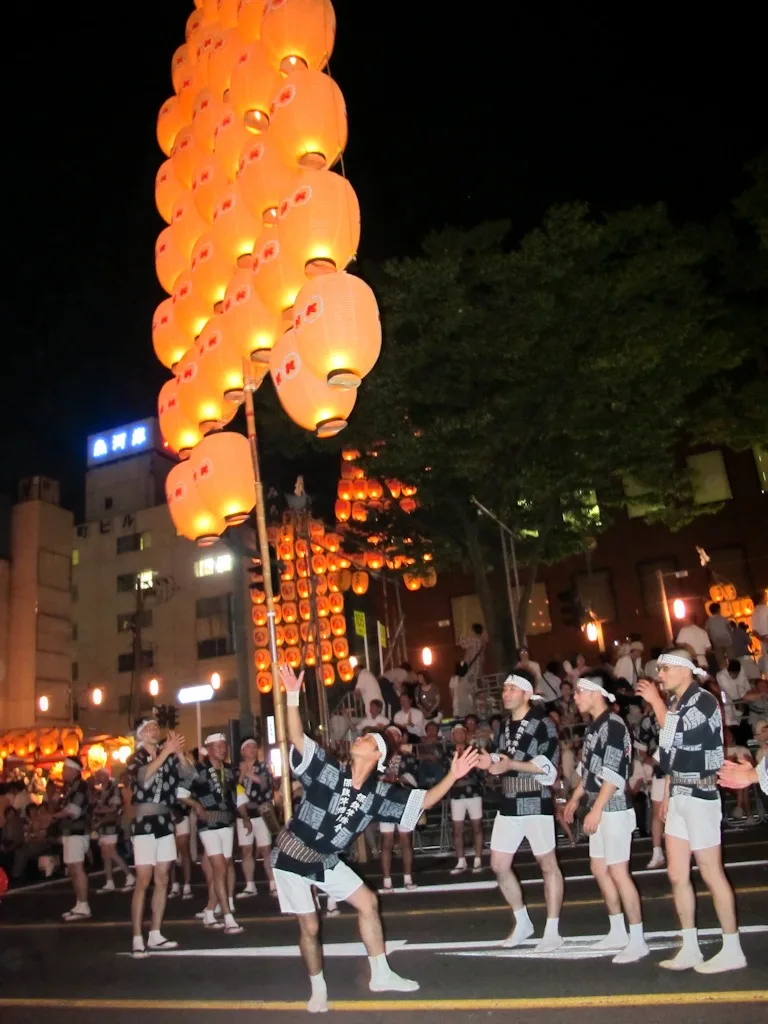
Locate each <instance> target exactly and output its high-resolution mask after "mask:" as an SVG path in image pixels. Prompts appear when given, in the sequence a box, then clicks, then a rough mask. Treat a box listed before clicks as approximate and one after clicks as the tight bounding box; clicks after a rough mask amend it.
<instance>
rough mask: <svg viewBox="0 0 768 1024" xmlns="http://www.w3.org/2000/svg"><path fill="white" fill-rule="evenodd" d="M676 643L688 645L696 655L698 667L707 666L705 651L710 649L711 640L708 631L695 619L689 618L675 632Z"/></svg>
mask: <svg viewBox="0 0 768 1024" xmlns="http://www.w3.org/2000/svg"><path fill="white" fill-rule="evenodd" d="M675 643H677V644H682V645H683V646H684V647H690V648H691V650H692V651H693V653H694V654H695V655H696V662H697V664H698V666H699V668H706V667H707V651H710V650H711V649H712V641H711V640H710V639H709V633H708V632H707V631H706V629H702V627H701V626H700V625H699V624H698V623H697V622H696V621H695V619H690V620H689V621H688V622H686V624H685V625H684V626H683V628H682V629H681V630H680V632H679V633H678V634H677V640H676V641H675Z"/></svg>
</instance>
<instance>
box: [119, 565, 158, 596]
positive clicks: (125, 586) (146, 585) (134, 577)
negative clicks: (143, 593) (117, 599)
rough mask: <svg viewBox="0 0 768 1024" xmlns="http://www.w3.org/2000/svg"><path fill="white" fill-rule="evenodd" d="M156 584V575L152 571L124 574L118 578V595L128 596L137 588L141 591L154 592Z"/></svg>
mask: <svg viewBox="0 0 768 1024" xmlns="http://www.w3.org/2000/svg"><path fill="white" fill-rule="evenodd" d="M154 583H155V574H154V572H153V571H152V570H151V569H145V570H144V571H143V572H139V573H135V572H122V573H120V575H119V576H118V577H117V592H118V594H127V593H130V592H131V591H133V590H136V589H137V588H140V589H141V590H152V588H153V586H154Z"/></svg>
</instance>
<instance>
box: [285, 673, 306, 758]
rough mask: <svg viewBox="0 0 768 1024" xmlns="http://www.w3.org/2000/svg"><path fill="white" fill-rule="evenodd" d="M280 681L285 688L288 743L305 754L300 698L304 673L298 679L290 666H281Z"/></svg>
mask: <svg viewBox="0 0 768 1024" xmlns="http://www.w3.org/2000/svg"><path fill="white" fill-rule="evenodd" d="M280 681H281V683H282V684H283V686H284V687H285V702H286V704H287V715H286V729H287V731H288V742H289V743H290V744H291V745H292V746H294V747H295V748H296V750H297V751H298V752H299V754H303V753H304V725H303V723H302V721H301V712H300V711H299V698H300V696H301V684H302V683H303V682H304V673H303V672H301V673H300V674H299V676H298V678H297V676H296V673H295V672H294V671H293V669H292V668H291V667H290V666H289V665H281V666H280Z"/></svg>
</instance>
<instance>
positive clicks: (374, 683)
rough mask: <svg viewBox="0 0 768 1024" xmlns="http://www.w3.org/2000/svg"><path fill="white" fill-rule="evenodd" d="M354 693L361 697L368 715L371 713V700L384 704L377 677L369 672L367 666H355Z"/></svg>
mask: <svg viewBox="0 0 768 1024" xmlns="http://www.w3.org/2000/svg"><path fill="white" fill-rule="evenodd" d="M355 693H356V694H358V695H359V696H360V697H362V700H363V704H364V705H365V713H366V715H370V713H371V701H372V700H378V701H381V706H382V707H383V706H384V699H383V697H382V695H381V687H380V686H379V681H378V679H377V678H376V676H375V675H374V674H373V672H370V671H369V670H368V669H367V668H363V667H362V666H360V665H358V667H357V679H356V681H355Z"/></svg>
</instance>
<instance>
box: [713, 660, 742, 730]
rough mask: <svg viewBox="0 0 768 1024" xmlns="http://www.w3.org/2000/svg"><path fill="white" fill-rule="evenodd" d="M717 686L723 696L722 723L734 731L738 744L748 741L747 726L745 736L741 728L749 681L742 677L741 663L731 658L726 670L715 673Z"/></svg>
mask: <svg viewBox="0 0 768 1024" xmlns="http://www.w3.org/2000/svg"><path fill="white" fill-rule="evenodd" d="M717 685H718V686H719V687H720V693H721V694H722V695H723V698H724V699H723V721H724V724H725V725H726V726H727V727H728V728H729V729H732V730H733V731H734V735H735V736H736V737H737V738H738V740H739V741H740V742H743V741H745V740H746V739H748V738H749V737H748V733H749V726H748V725H747V726H745V728H746V734H745V732H744V730H742V727H741V720H742V718H743V714H744V697H745V695H746V694H747V693H748V692H749V689H750V686H749V680H748V679H747V677H746V676H745V675H744V670H743V668H742V666H741V662H740V661H737V660H736V659H735V658H731V660H730V661H729V662H728V667H727V668H722V669H720V671H719V672H718V673H717Z"/></svg>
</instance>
